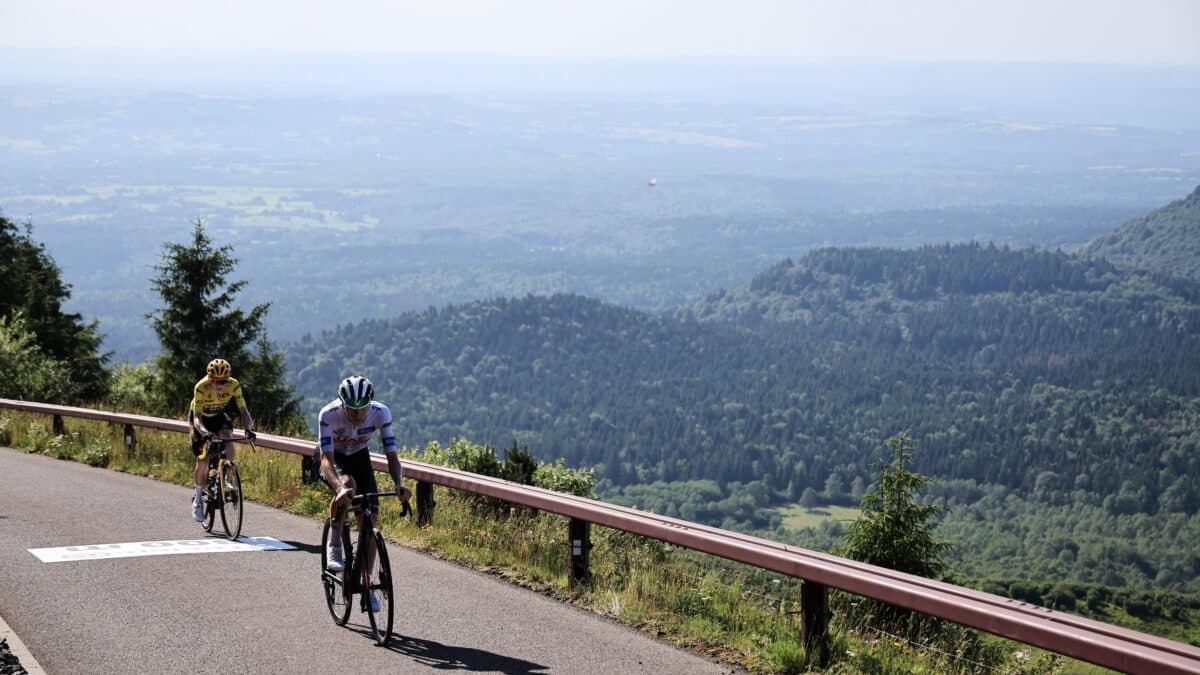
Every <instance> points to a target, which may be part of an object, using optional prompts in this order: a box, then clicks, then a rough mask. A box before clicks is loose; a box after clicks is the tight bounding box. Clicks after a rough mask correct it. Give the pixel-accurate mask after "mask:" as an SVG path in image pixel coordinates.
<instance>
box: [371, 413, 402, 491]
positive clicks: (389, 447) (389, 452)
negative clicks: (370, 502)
mask: <svg viewBox="0 0 1200 675" xmlns="http://www.w3.org/2000/svg"><path fill="white" fill-rule="evenodd" d="M384 410H385V411H386V413H385V414H384V418H383V421H382V423H381V424H380V425H379V437H380V440H382V441H383V455H384V456H385V457H387V463H388V473H390V474H392V480H393V481H394V482H395V484H396V494H398V495H400V498H401V499H408V496H409V493H410V491H409V489H408V488H406V487H404V483H403V482H402V481H403V479H404V467H403V466H402V465H401V464H400V458H399V457H398V456H397V455H396V435H395V433H394V432H393V431H392V411H391V410H388V409H387V408H386V407H385V408H384Z"/></svg>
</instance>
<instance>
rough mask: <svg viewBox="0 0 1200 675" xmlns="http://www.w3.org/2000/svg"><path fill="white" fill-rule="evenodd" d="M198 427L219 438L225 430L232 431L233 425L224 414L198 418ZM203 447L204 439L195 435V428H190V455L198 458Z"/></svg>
mask: <svg viewBox="0 0 1200 675" xmlns="http://www.w3.org/2000/svg"><path fill="white" fill-rule="evenodd" d="M200 426H201V427H204V430H205V431H207V432H208V433H210V434H213V435H214V436H220V435H221V432H222V431H223V430H225V429H230V430H232V429H233V423H232V422H230V421H229V417H228V416H226V415H225V413H220V414H217V415H213V416H212V417H206V416H204V415H201V416H200ZM203 446H204V437H203V436H199V435H197V434H196V428H195V427H192V454H193V455H194V456H196V457H199V456H200V450H201V448H202V447H203Z"/></svg>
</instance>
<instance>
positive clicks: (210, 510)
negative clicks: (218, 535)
mask: <svg viewBox="0 0 1200 675" xmlns="http://www.w3.org/2000/svg"><path fill="white" fill-rule="evenodd" d="M219 497H220V495H219V493H218V492H217V483H216V479H215V478H213V477H212V476H209V477H208V485H206V486H205V487H204V493H203V494H202V495H201V496H200V498H201V499H203V500H204V531H205V532H212V531H213V525H214V524H215V523H216V522H217V509H218V508H220V506H221V502H220V501H219Z"/></svg>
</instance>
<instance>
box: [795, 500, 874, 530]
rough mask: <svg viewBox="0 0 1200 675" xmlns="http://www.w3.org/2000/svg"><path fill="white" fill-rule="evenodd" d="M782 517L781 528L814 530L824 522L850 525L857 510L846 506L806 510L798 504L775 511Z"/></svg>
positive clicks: (855, 516) (856, 514)
mask: <svg viewBox="0 0 1200 675" xmlns="http://www.w3.org/2000/svg"><path fill="white" fill-rule="evenodd" d="M777 511H778V512H779V514H780V515H782V516H783V527H784V528H785V529H788V530H793V531H795V530H803V529H807V528H816V527H819V526H820V525H821V523H823V522H825V521H830V520H833V521H841V522H844V523H847V524H848V523H851V522H853V521H854V519H856V518H858V513H859V510H858V509H855V508H850V507H847V506H818V507H815V508H811V509H806V508H804V507H803V506H800V505H799V504H792V505H791V506H788V507H785V508H781V509H777Z"/></svg>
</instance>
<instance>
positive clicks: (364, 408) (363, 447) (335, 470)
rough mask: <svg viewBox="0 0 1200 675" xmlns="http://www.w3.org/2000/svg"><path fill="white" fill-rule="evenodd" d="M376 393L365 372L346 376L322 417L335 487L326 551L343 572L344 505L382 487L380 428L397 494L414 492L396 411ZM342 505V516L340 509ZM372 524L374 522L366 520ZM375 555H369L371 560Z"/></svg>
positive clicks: (324, 452)
mask: <svg viewBox="0 0 1200 675" xmlns="http://www.w3.org/2000/svg"><path fill="white" fill-rule="evenodd" d="M374 398H375V387H374V385H372V384H371V381H370V380H368V379H367V378H365V377H362V376H361V375H354V376H352V377H347V378H346V379H344V380H342V383H341V385H340V386H339V387H338V397H337V398H336V399H334V400H333V401H330V402H329V403H328V404H327V405H326V406H325V407H324V408H321V413H320V415H318V417H317V429H318V431H317V437H318V445H319V446H320V448H321V475H322V476H323V477H324V478H325V481H326V482H328V483H329V485H330V486H331V487H332V488H333V489H334V496H333V499H332V500H331V501H330V502H329V518H330V519H331V521H332V522H331V525H330V533H329V550H328V551H327V552H326V558H325V559H326V560H327V563H326V568H327V569H328V570H329V571H331V572H340V571H341V570H342V569H343V568H344V567H345V558H344V556H343V553H342V526H343V525H344V523H345V521H346V512H345V510H344V509H342V507H344V506H348V505H349V504H350V499H351V498H352V497H353V496H354V493H355V492H361V493H363V494H367V493H371V492H377V491H378V487H377V486H376V484H375V469H374V468H373V467H372V466H371V453H370V451H369V450H367V442H368V441H370V440H371V436H373V435H375V432H379V438H380V440H382V442H383V454H384V456H385V457H387V462H388V473H390V474H391V475H392V480H394V481H395V483H396V495H397V496H399V497H400V499H401V500H403V501H408V499H409V498H410V497H411V496H412V491H411V490H409V489H408V488H406V487H404V484H403V483H402V482H401V479H402V478H403V477H404V474H403V469H402V467H401V466H400V459H399V458H398V457H397V456H396V437H395V436H394V435H393V433H392V411H391V410H388V407H387V406H386V405H384V404H382V403H380V402H379V401H375V400H373V399H374ZM339 510H341V511H342V512H341V518H338V515H339V514H338V511H339ZM364 526H365V527H370V526H371V525H370V524H367V525H364ZM372 558H374V556H373V555H372V556H369V557H368V558H367V559H368V560H371V559H372ZM371 602H372V604H373V605H374V604H376V603H377V600H375V598H371Z"/></svg>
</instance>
